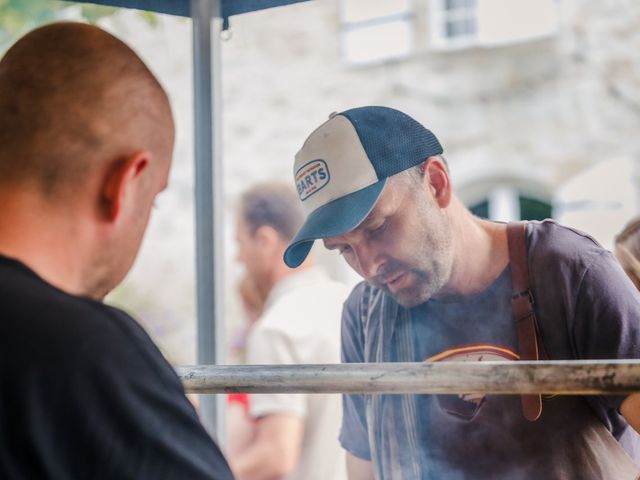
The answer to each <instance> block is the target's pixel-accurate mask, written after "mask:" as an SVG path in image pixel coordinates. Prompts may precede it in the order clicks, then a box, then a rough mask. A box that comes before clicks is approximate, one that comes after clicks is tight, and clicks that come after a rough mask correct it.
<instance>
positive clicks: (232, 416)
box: [225, 272, 265, 457]
mask: <svg viewBox="0 0 640 480" xmlns="http://www.w3.org/2000/svg"><path fill="white" fill-rule="evenodd" d="M237 291H238V296H239V297H240V303H241V305H242V311H243V313H244V319H243V320H244V323H243V325H241V327H240V328H239V329H238V330H237V331H236V332H235V334H233V335H232V337H231V341H230V342H229V363H231V364H245V363H247V362H246V355H247V337H248V336H249V333H250V332H251V329H252V328H253V326H254V325H255V323H256V321H257V320H258V319H259V318H260V316H261V315H262V312H263V310H264V302H265V298H264V296H263V295H262V294H261V292H259V291H258V288H257V287H256V285H255V283H254V282H253V280H252V279H251V277H250V276H249V275H247V274H246V272H245V275H244V276H243V277H242V278H241V279H240V281H239V282H238V288H237ZM226 420H227V444H226V448H225V451H226V452H227V455H229V456H230V457H233V456H234V455H236V454H238V453H239V452H241V451H243V450H244V449H245V448H247V446H248V445H249V443H251V442H252V441H253V435H254V433H255V422H254V421H253V418H252V417H251V415H250V414H249V394H248V393H230V394H229V395H227V418H226Z"/></svg>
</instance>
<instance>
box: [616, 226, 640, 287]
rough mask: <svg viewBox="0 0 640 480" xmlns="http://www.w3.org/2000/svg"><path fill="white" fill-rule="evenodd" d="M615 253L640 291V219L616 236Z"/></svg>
mask: <svg viewBox="0 0 640 480" xmlns="http://www.w3.org/2000/svg"><path fill="white" fill-rule="evenodd" d="M614 253H615V255H616V258H617V259H618V261H619V262H620V265H622V268H623V269H624V271H625V273H626V274H627V276H628V277H629V278H630V279H631V281H632V282H633V284H634V285H635V286H636V288H637V289H640V218H635V219H633V220H631V221H630V222H629V223H627V225H625V227H624V228H623V229H622V231H621V232H620V233H619V234H618V235H617V236H616V238H615V249H614Z"/></svg>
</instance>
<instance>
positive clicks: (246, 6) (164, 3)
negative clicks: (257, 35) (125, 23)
mask: <svg viewBox="0 0 640 480" xmlns="http://www.w3.org/2000/svg"><path fill="white" fill-rule="evenodd" d="M303 1H305V0H221V2H220V3H221V8H222V12H221V16H222V17H224V18H228V17H231V16H233V15H238V14H241V13H248V12H254V11H256V10H263V9H265V8H271V7H279V6H281V5H289V4H291V3H298V2H303ZM78 2H79V3H97V4H100V5H110V6H113V7H125V8H135V9H138V10H147V11H150V12H158V13H168V14H170V15H179V16H182V17H191V16H192V15H191V2H190V1H189V0H78Z"/></svg>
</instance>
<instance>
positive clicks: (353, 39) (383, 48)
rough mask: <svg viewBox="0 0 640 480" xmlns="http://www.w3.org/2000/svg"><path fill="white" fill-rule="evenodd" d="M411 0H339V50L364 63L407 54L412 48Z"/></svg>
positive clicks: (349, 60)
mask: <svg viewBox="0 0 640 480" xmlns="http://www.w3.org/2000/svg"><path fill="white" fill-rule="evenodd" d="M412 8H413V6H412V1H411V0H341V2H340V21H341V42H340V43H341V53H342V59H343V60H344V62H345V63H347V64H350V65H365V64H374V63H382V62H386V61H389V60H398V59H402V58H406V57H408V56H409V55H410V54H411V53H412V51H413V13H412Z"/></svg>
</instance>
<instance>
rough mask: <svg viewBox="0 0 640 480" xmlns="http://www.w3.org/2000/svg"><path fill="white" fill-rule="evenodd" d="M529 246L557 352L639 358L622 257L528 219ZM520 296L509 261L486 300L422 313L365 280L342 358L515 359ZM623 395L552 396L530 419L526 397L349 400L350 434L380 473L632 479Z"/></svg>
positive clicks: (542, 311) (637, 313)
mask: <svg viewBox="0 0 640 480" xmlns="http://www.w3.org/2000/svg"><path fill="white" fill-rule="evenodd" d="M527 243H528V259H529V265H530V275H531V279H530V281H531V285H530V286H531V289H532V292H533V295H534V299H535V310H536V315H537V318H538V323H539V325H540V329H541V334H542V340H543V343H544V346H545V348H546V350H547V353H548V354H549V357H550V358H551V359H558V360H561V359H610V358H639V357H640V295H639V294H638V292H637V291H636V290H635V288H634V287H633V285H632V284H631V282H630V281H628V279H627V278H626V276H625V274H624V272H623V271H622V270H621V269H620V267H619V266H618V264H617V262H616V261H615V259H614V258H613V256H612V255H611V254H610V253H609V252H607V251H606V250H604V249H602V248H601V247H600V246H599V245H598V244H597V243H596V242H595V241H594V240H592V239H591V238H590V237H588V236H587V235H585V234H582V233H580V232H576V231H574V230H572V229H569V228H566V227H562V226H560V225H558V224H556V223H555V222H552V221H545V222H530V223H529V227H528V235H527ZM510 293H511V282H510V270H509V268H507V269H506V270H505V271H504V272H503V273H502V274H501V275H500V276H499V278H498V279H497V280H496V281H495V282H494V283H493V284H492V285H491V286H490V287H489V288H488V289H487V290H485V291H483V292H481V293H479V294H477V295H474V296H470V297H460V298H448V299H447V300H446V301H438V300H431V301H428V302H426V303H424V304H422V305H419V306H417V307H415V308H412V309H404V308H402V307H400V306H399V305H397V304H396V303H395V302H394V301H393V300H392V299H391V298H390V297H389V296H387V295H385V294H384V293H383V292H382V291H380V290H378V289H375V288H372V287H369V286H366V285H365V284H364V283H363V284H360V285H358V286H357V287H356V288H355V289H354V291H353V292H352V294H351V296H350V298H349V300H348V301H347V304H346V305H345V311H344V314H343V333H342V335H343V337H342V354H343V361H345V362H375V361H482V360H517V359H518V355H517V352H518V348H517V338H516V329H515V323H514V320H513V319H512V313H511V305H510ZM622 400H623V397H619V396H598V397H579V396H556V397H551V398H545V399H544V401H543V409H542V416H541V418H540V419H539V420H538V421H536V422H533V423H532V422H529V421H527V420H526V419H525V418H524V417H523V415H522V409H521V406H520V398H519V397H518V396H486V397H482V396H470V395H379V396H371V395H345V396H344V419H343V426H342V431H341V435H340V440H341V443H342V445H343V447H344V448H345V449H347V450H348V451H349V452H351V453H352V454H353V455H355V456H357V457H360V458H363V459H367V460H371V461H372V462H373V464H374V469H375V471H376V472H377V477H378V478H393V479H432V478H433V479H442V478H446V479H447V480H456V479H474V480H475V479H502V478H505V479H506V478H508V479H533V478H535V479H538V478H545V479H577V478H580V479H594V480H595V479H599V480H601V479H611V480H613V479H616V480H621V479H632V478H636V477H637V476H638V469H637V467H636V466H635V464H634V462H633V461H632V460H631V458H630V457H629V456H628V455H627V454H626V453H625V451H624V450H623V449H622V448H620V445H619V443H618V441H617V440H616V439H619V438H620V437H621V436H622V434H623V433H625V430H627V429H628V428H629V427H628V425H627V423H626V422H625V420H624V418H623V417H622V416H621V415H620V414H619V413H618V408H619V406H620V404H621V403H622ZM625 438H626V441H628V442H630V444H632V443H634V442H637V440H638V437H637V435H636V434H635V432H633V434H632V435H629V432H627V434H625ZM630 446H632V445H630Z"/></svg>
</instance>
